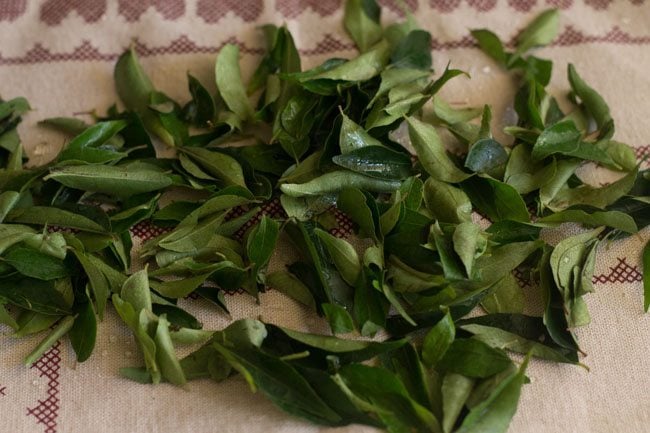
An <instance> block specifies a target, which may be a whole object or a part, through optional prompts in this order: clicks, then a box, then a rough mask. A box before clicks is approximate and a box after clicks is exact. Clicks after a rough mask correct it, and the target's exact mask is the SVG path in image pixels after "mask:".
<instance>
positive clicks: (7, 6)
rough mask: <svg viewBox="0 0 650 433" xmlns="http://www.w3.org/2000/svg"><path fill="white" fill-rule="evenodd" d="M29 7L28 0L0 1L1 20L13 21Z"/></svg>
mask: <svg viewBox="0 0 650 433" xmlns="http://www.w3.org/2000/svg"><path fill="white" fill-rule="evenodd" d="M26 9H27V0H3V1H0V21H4V20H7V21H13V20H15V19H16V18H18V17H19V16H21V15H22V14H24V13H25V10H26Z"/></svg>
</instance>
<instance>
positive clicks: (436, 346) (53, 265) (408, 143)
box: [0, 0, 650, 433]
mask: <svg viewBox="0 0 650 433" xmlns="http://www.w3.org/2000/svg"><path fill="white" fill-rule="evenodd" d="M344 24H345V28H346V29H347V31H348V33H349V34H350V36H351V37H352V39H353V40H354V42H355V43H356V45H357V47H358V49H359V52H360V54H359V55H358V56H357V57H356V58H353V59H340V58H333V59H329V60H327V61H325V62H324V63H323V64H321V65H320V66H317V67H315V68H312V69H308V70H303V69H302V67H301V60H300V56H299V54H298V51H297V50H296V47H295V44H294V40H293V38H292V36H291V34H290V33H289V31H288V30H287V28H285V27H276V26H273V25H268V26H265V27H264V28H263V31H264V33H265V35H266V40H267V42H268V49H267V53H266V55H265V56H264V57H263V58H262V59H261V61H260V64H259V67H258V68H257V70H256V71H255V73H254V74H253V76H252V78H251V79H250V81H249V82H248V83H247V84H245V83H244V82H242V78H241V75H240V69H239V64H238V57H239V52H238V48H237V47H236V46H234V45H227V46H225V47H224V48H223V49H222V50H221V51H220V52H219V54H218V56H217V59H216V64H215V76H216V86H217V89H218V92H217V94H216V95H213V94H211V92H209V91H208V90H206V88H205V87H204V86H203V85H202V84H201V83H200V82H199V81H198V80H197V79H196V78H194V77H193V76H191V75H188V86H189V92H190V94H191V100H190V101H189V102H187V103H186V104H184V105H181V104H179V103H178V102H176V101H174V100H172V99H171V98H169V97H168V96H167V95H165V94H164V93H161V92H159V91H157V90H156V89H155V87H154V86H153V84H152V83H151V81H150V80H149V78H148V77H147V75H146V73H145V71H144V70H143V69H142V67H141V66H140V64H139V63H138V59H137V56H136V53H135V52H134V51H133V50H132V49H131V50H128V51H127V52H125V53H124V54H123V55H122V56H121V57H120V59H119V60H118V62H117V65H116V67H115V83H116V88H117V94H118V95H119V97H120V99H121V100H122V102H123V104H124V106H125V107H126V109H125V111H119V110H118V109H117V108H116V107H112V108H111V109H109V111H108V114H107V115H106V116H105V117H97V118H96V123H94V124H92V125H89V124H86V123H84V122H83V121H81V120H78V119H73V118H54V119H47V120H44V121H43V122H42V124H43V125H44V126H47V127H50V128H56V129H58V130H60V131H62V132H64V133H66V134H68V135H69V136H70V137H71V139H70V141H69V142H68V143H67V145H66V146H65V147H64V148H63V149H62V150H61V152H60V153H59V154H58V156H57V157H56V158H55V159H54V160H53V161H51V162H50V163H48V164H46V165H43V166H38V167H36V166H30V165H29V164H27V161H26V157H25V154H24V152H23V150H22V145H21V141H20V139H19V137H18V134H17V132H16V125H17V124H18V123H19V122H20V120H21V116H22V115H23V114H24V113H25V112H27V111H28V110H29V109H30V108H29V105H28V103H27V101H25V100H24V99H22V98H17V99H13V100H10V101H7V102H2V103H1V104H0V134H1V135H0V164H1V167H2V169H1V170H0V191H1V193H0V234H1V235H0V323H2V324H5V325H8V326H9V327H11V328H13V329H14V331H15V332H14V334H13V335H15V336H16V337H23V336H27V335H31V334H37V333H44V332H45V333H48V335H47V336H46V337H45V338H44V339H43V341H42V342H41V344H40V345H39V346H38V347H37V348H36V349H35V350H34V351H33V353H31V354H30V355H29V356H28V357H27V358H26V360H25V362H26V363H27V364H30V363H32V362H34V361H35V360H37V359H38V358H39V357H40V356H41V355H42V354H43V353H44V351H46V350H47V349H48V348H49V347H50V346H51V345H52V344H53V343H54V342H55V341H57V340H58V339H60V338H62V337H64V336H66V335H67V336H68V338H69V340H70V342H71V344H72V347H73V348H74V350H75V352H76V354H77V358H78V361H80V362H81V361H85V360H86V359H88V358H89V357H90V355H91V353H92V351H93V347H94V344H95V335H96V329H97V319H99V320H101V319H102V317H103V316H104V314H105V310H106V307H107V304H108V303H112V305H113V308H114V309H115V310H116V311H117V313H118V314H119V316H120V317H121V318H122V320H123V321H124V323H125V324H126V325H127V326H128V327H129V328H130V329H131V330H132V331H133V335H134V337H135V339H136V340H137V342H138V344H139V347H140V349H141V352H142V355H143V359H144V367H142V368H129V369H125V370H123V371H122V373H123V374H124V375H126V376H127V377H130V378H132V379H135V380H138V381H141V382H145V383H151V382H152V383H158V382H161V381H167V382H171V383H173V384H177V385H182V384H184V383H185V382H186V381H188V380H191V379H197V378H206V377H207V378H212V379H214V380H217V381H220V380H224V379H226V378H228V377H230V376H232V375H234V374H240V375H242V376H243V377H244V378H245V379H246V381H248V382H249V383H250V385H251V387H252V388H253V389H259V390H260V391H261V392H262V393H264V394H265V395H266V396H267V397H268V398H269V399H270V400H272V401H273V402H274V403H275V404H276V405H277V406H279V407H280V408H282V409H284V410H285V411H287V412H289V413H291V414H293V415H296V416H300V417H303V418H306V419H308V420H310V421H313V422H315V423H318V424H324V425H333V426H337V425H346V424H350V423H360V424H367V425H371V426H377V427H381V428H385V429H387V430H388V431H391V432H414V431H417V432H452V431H454V432H463V433H468V432H487V431H489V432H503V431H505V430H506V429H507V426H508V424H509V421H510V419H511V417H512V416H513V414H514V412H515V410H516V406H517V401H518V398H519V393H520V389H521V386H522V385H523V384H524V383H525V382H526V377H525V375H524V371H525V368H526V364H527V362H528V359H529V357H530V356H534V357H538V358H543V359H547V360H551V361H555V362H563V363H571V364H578V363H579V356H578V354H579V352H580V349H579V346H578V342H577V341H576V337H575V334H574V330H575V329H576V328H577V327H579V326H583V325H586V324H587V323H588V322H589V314H588V311H587V308H586V307H585V302H584V300H583V296H584V295H585V294H587V293H589V292H591V291H593V286H592V275H593V269H594V262H595V258H596V250H597V247H598V244H599V242H601V241H602V240H603V239H606V238H608V239H614V238H621V237H624V236H627V235H630V234H632V233H636V232H637V231H638V230H639V229H640V228H642V227H645V226H646V225H647V224H648V215H649V213H648V203H649V200H650V173H648V171H640V170H639V163H638V161H637V160H636V158H635V155H634V152H633V151H632V149H631V148H630V147H629V146H627V145H625V144H623V143H620V142H618V141H615V140H613V135H614V121H613V119H612V117H611V115H610V111H609V108H608V106H607V104H606V103H605V101H604V100H603V98H602V97H601V96H600V95H599V94H598V93H597V92H596V90H594V89H593V88H591V87H590V86H589V85H588V84H587V83H586V82H585V81H584V80H583V79H582V78H581V77H580V75H579V74H578V72H577V70H576V68H575V67H574V66H572V65H569V66H568V69H567V74H568V82H569V84H570V87H571V91H570V93H569V95H568V99H569V101H570V103H571V104H572V107H571V110H570V111H566V110H564V109H563V108H561V106H560V104H559V103H558V101H557V100H556V99H555V97H553V96H552V95H550V94H548V93H547V91H546V86H547V85H548V83H549V81H550V77H551V70H552V66H553V65H552V63H551V62H550V61H549V60H545V59H542V58H538V57H535V56H534V55H530V54H529V51H530V50H531V49H533V48H536V47H539V46H543V45H546V44H548V43H550V42H551V41H552V40H553V38H554V37H555V35H556V32H557V29H558V13H557V11H554V10H549V11H546V12H544V13H542V14H541V15H539V16H538V17H537V18H536V19H535V20H534V21H533V22H532V23H531V24H530V25H529V27H528V28H527V29H526V30H525V31H524V32H522V33H521V34H520V36H519V38H518V39H517V41H516V44H515V46H514V50H513V51H507V50H506V48H505V47H504V45H503V43H502V42H501V41H500V40H499V38H498V37H497V36H496V35H495V34H494V33H492V32H490V31H488V30H475V31H473V32H472V34H473V36H474V38H475V39H476V41H477V43H478V45H479V46H480V48H481V49H482V50H483V51H484V52H485V53H486V54H487V55H489V56H490V57H492V58H493V59H494V60H496V61H497V62H499V63H500V64H501V65H502V66H503V68H505V69H508V70H511V71H512V73H513V74H515V76H516V77H517V81H518V83H519V89H518V91H517V93H516V97H515V100H514V108H515V110H516V113H517V117H518V120H517V122H516V124H515V125H511V126H508V127H507V128H505V132H506V133H507V134H509V135H510V136H512V137H513V138H514V141H513V143H512V145H509V146H504V145H503V144H502V143H500V142H499V141H498V140H496V139H495V138H494V137H493V136H492V133H491V130H490V121H491V117H492V114H491V111H490V107H489V106H485V107H479V108H460V109H458V108H454V107H452V106H451V105H450V104H448V103H446V102H445V101H444V100H442V99H440V98H439V97H438V96H436V94H437V93H438V91H439V90H440V89H441V88H442V87H443V86H444V85H445V83H446V82H447V81H448V80H450V79H452V78H454V77H457V76H459V75H467V74H465V73H464V72H462V71H460V70H456V69H450V68H447V69H445V70H444V71H441V72H440V73H438V74H435V75H434V73H433V71H432V60H431V51H430V47H431V35H430V34H429V33H428V32H426V31H424V30H422V29H420V28H418V27H417V25H416V23H415V21H414V19H413V17H411V16H410V15H407V20H406V21H405V22H403V23H399V24H394V25H390V26H388V27H382V25H381V24H380V9H379V7H378V5H377V4H376V3H375V1H374V0H350V1H348V2H347V4H346V9H345V23H344ZM432 76H434V77H435V78H432ZM253 100H255V102H252V101H253ZM404 130H407V131H408V139H407V138H406V137H404V135H405V134H401V135H400V133H399V132H400V131H404ZM442 130H446V133H445V134H446V135H448V136H449V137H452V138H453V140H454V141H455V142H456V145H457V147H458V146H461V147H462V148H464V151H463V152H462V155H461V154H451V153H449V152H448V151H447V150H446V147H445V145H444V144H443V140H442V139H441V136H440V134H439V133H440V131H442ZM154 142H162V143H164V145H166V146H168V147H171V148H173V149H174V151H175V157H172V158H162V157H157V153H156V147H155V146H154ZM587 163H593V164H597V165H599V166H602V167H606V168H607V169H610V170H613V171H617V172H619V173H620V175H619V180H616V181H615V182H612V183H610V184H607V185H605V186H598V187H596V186H593V185H589V184H587V183H585V182H584V181H583V179H582V178H581V177H580V171H579V170H578V169H579V168H580V167H582V166H583V165H585V164H587ZM170 191H173V192H175V196H176V197H178V196H181V197H183V199H181V200H171V201H170V200H165V196H167V195H168V193H169V192H170ZM179 191H180V195H179V194H178V192H179ZM189 197H191V198H189ZM272 199H279V200H280V202H281V204H282V207H283V209H284V211H285V212H286V217H285V218H272V217H270V216H267V215H260V208H261V205H262V204H263V203H264V202H266V201H268V200H272ZM334 206H335V207H336V208H337V209H338V210H340V211H342V212H344V213H345V214H347V216H348V217H349V218H350V219H351V220H352V222H353V223H354V227H355V229H356V235H357V237H359V238H362V239H364V245H366V246H367V247H366V248H365V250H363V251H358V250H357V249H356V248H355V247H353V246H352V244H350V243H349V242H348V241H346V240H344V239H341V238H338V237H335V236H333V235H332V234H331V233H330V231H331V230H329V229H331V228H332V226H333V223H332V221H334V218H333V217H332V212H333V207H334ZM235 208H236V209H237V212H234V213H233V209H235ZM473 211H476V212H478V213H480V214H481V215H483V216H484V217H485V218H487V219H489V220H490V221H491V225H489V226H488V228H487V229H484V228H483V226H485V224H484V225H483V226H482V225H479V224H477V223H476V222H475V221H477V220H476V219H473V218H472V213H473ZM253 218H256V219H254V221H256V223H255V224H253V225H250V223H249V221H250V220H251V219H253ZM143 221H148V222H149V223H150V224H154V225H157V226H161V227H167V228H169V230H168V231H167V232H165V233H164V234H162V235H160V236H158V237H156V238H154V239H151V240H149V241H147V242H146V243H145V244H144V245H143V246H142V248H140V249H139V250H138V251H137V252H136V253H137V254H139V255H140V257H142V258H143V259H145V260H146V261H147V263H148V265H147V266H146V267H145V269H144V270H140V271H138V272H135V273H132V274H129V271H130V269H131V255H132V249H133V242H132V237H131V236H132V235H131V232H130V229H131V228H132V227H133V226H134V225H136V224H139V223H141V222H143ZM567 222H570V223H578V224H580V225H582V226H585V227H588V228H591V229H590V230H582V231H581V232H580V234H577V235H575V236H571V237H566V238H565V239H563V240H562V241H561V242H559V243H558V244H557V245H555V246H552V245H549V244H548V243H547V242H545V241H544V240H542V239H541V238H540V233H541V232H542V230H543V229H545V228H549V227H556V226H558V225H560V224H562V223H567ZM247 223H249V224H248V225H247ZM282 233H284V234H286V235H287V236H288V238H290V240H291V241H292V242H293V244H294V245H295V248H296V250H297V251H298V252H299V253H300V257H301V258H300V259H299V260H298V261H296V262H295V263H291V264H289V265H288V266H286V269H282V270H279V271H275V272H268V271H267V266H268V263H269V260H270V258H271V255H272V253H273V251H274V248H275V245H276V242H277V240H278V238H279V237H280V236H281V234H282ZM644 260H645V266H649V265H650V264H649V263H648V262H649V261H650V248H648V247H646V249H645V253H644ZM515 270H517V273H518V275H519V276H520V277H521V276H522V275H523V278H525V279H527V280H529V282H530V283H531V284H532V285H533V287H534V289H531V290H537V291H538V292H539V295H540V296H541V299H542V303H543V313H542V314H541V316H532V315H526V314H524V307H525V302H524V301H525V299H524V296H523V291H522V289H521V287H520V284H519V283H518V280H517V278H515V274H513V272H514V271H515ZM648 280H649V279H648V275H647V274H646V276H645V294H646V298H645V299H646V302H645V308H646V309H647V308H648V303H649V301H650V284H649V281H648ZM265 287H273V288H274V289H276V290H278V291H281V292H283V293H284V294H286V295H288V296H289V297H291V298H294V299H295V300H297V301H298V302H300V303H303V304H305V305H306V306H307V307H308V308H310V309H312V310H313V311H314V314H318V315H320V316H323V317H325V318H326V320H327V322H328V323H329V325H330V327H331V330H332V332H333V333H334V334H338V333H348V332H356V333H357V335H358V334H360V335H361V336H364V337H373V336H378V335H381V336H383V337H382V338H383V341H379V340H378V339H377V338H375V340H374V341H371V340H369V339H358V338H357V339H351V338H346V339H341V338H338V337H336V336H327V335H314V334H305V333H302V332H296V331H293V330H290V329H285V328H282V327H279V326H276V325H271V324H263V323H261V322H259V321H257V320H240V321H236V322H234V323H233V324H232V325H230V326H229V327H227V328H226V329H224V330H222V331H217V332H213V331H206V330H202V329H201V323H200V322H199V321H198V320H197V319H196V318H195V317H194V316H192V315H191V314H190V313H189V312H187V311H185V310H183V309H181V308H180V307H179V306H178V305H177V300H178V299H180V298H184V297H187V296H189V295H195V296H200V297H203V298H205V299H207V300H209V301H211V302H212V303H214V305H215V307H216V308H220V309H224V310H225V309H227V305H226V303H225V301H224V297H223V293H224V291H227V290H232V289H237V288H244V289H245V291H246V292H247V293H248V295H250V296H253V297H257V296H258V293H259V292H260V291H264V290H265ZM479 306H480V307H481V308H482V310H483V312H484V314H481V315H476V314H474V315H472V316H471V317H469V318H468V316H467V315H468V313H470V312H472V311H474V310H475V308H476V307H479ZM380 332H382V333H381V334H378V333H380ZM181 344H199V345H201V346H200V348H199V349H198V350H196V351H195V352H193V353H192V354H191V355H190V356H188V357H185V358H183V359H179V358H178V357H177V355H176V351H175V346H177V345H181ZM506 351H511V352H517V353H521V354H526V355H527V356H526V357H525V360H524V362H523V363H522V364H521V365H519V366H517V365H515V363H513V361H511V359H510V358H509V356H508V355H507V354H506Z"/></svg>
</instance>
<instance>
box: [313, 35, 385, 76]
mask: <svg viewBox="0 0 650 433" xmlns="http://www.w3.org/2000/svg"><path fill="white" fill-rule="evenodd" d="M389 57H390V46H389V45H388V43H387V42H386V41H384V40H382V41H380V42H379V43H378V44H376V45H375V46H373V47H372V48H371V49H370V50H368V51H367V52H365V53H363V54H361V55H360V56H359V57H356V58H354V59H352V60H350V61H347V62H345V63H342V64H340V65H338V66H336V67H334V68H332V69H329V70H327V71H324V72H321V73H318V74H316V75H314V76H311V77H309V78H310V79H311V80H334V81H349V82H358V81H366V80H370V79H371V78H373V77H376V76H377V75H379V74H380V73H381V71H382V70H383V69H384V67H385V66H386V64H387V63H388V59H389Z"/></svg>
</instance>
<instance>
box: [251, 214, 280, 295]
mask: <svg viewBox="0 0 650 433" xmlns="http://www.w3.org/2000/svg"><path fill="white" fill-rule="evenodd" d="M279 236H280V225H279V224H278V222H277V221H275V220H274V219H272V218H269V217H268V216H266V215H264V216H262V218H261V219H260V222H259V223H258V224H257V225H256V226H255V228H253V230H252V231H251V233H250V234H249V235H248V239H247V240H246V253H247V255H248V259H249V260H250V261H251V263H252V264H253V272H254V275H256V278H257V280H258V281H259V282H262V283H263V282H264V278H263V276H261V275H259V273H260V271H262V270H263V269H265V268H266V266H267V265H268V263H269V260H271V255H272V254H273V250H274V249H275V244H276V242H277V240H278V237H279Z"/></svg>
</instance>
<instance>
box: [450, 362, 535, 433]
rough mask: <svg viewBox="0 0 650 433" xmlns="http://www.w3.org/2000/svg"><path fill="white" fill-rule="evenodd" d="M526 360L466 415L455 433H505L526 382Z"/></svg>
mask: <svg viewBox="0 0 650 433" xmlns="http://www.w3.org/2000/svg"><path fill="white" fill-rule="evenodd" d="M527 366H528V358H526V359H525V360H524V362H523V364H521V366H520V367H519V370H518V371H517V372H515V373H512V374H510V375H509V376H507V377H506V378H505V379H504V380H502V381H501V382H500V383H499V384H498V385H497V386H496V387H495V388H494V389H493V390H492V392H491V393H490V395H489V396H488V397H487V399H485V400H484V401H482V402H481V403H480V404H478V405H476V406H474V407H473V408H472V409H471V410H470V412H469V413H468V414H467V416H466V417H465V419H464V420H463V423H462V424H461V426H460V428H459V429H458V430H456V432H457V433H505V432H506V430H507V429H508V425H509V424H510V420H511V419H512V417H513V415H514V414H515V411H516V410H517V404H518V403H519V395H520V393H521V387H522V385H523V384H524V381H525V380H526V376H525V374H524V373H525V371H526V367H527Z"/></svg>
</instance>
